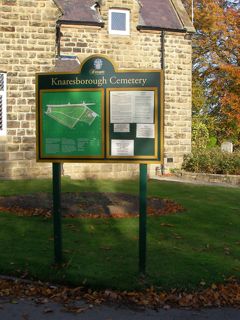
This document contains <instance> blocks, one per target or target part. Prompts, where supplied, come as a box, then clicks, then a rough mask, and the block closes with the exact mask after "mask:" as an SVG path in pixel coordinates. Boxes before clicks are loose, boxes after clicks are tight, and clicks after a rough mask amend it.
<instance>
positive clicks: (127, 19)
mask: <svg viewBox="0 0 240 320" xmlns="http://www.w3.org/2000/svg"><path fill="white" fill-rule="evenodd" d="M113 13H123V14H125V22H126V29H125V30H115V29H112V14H113ZM108 32H109V34H117V35H123V36H126V35H129V34H130V11H129V10H127V9H126V10H124V9H121V10H120V9H109V12H108Z"/></svg>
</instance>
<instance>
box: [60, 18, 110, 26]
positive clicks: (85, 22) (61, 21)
mask: <svg viewBox="0 0 240 320" xmlns="http://www.w3.org/2000/svg"><path fill="white" fill-rule="evenodd" d="M57 23H58V25H59V26H61V25H63V24H66V25H82V26H96V27H101V28H102V27H104V23H103V22H95V21H74V20H59V21H58V22H57Z"/></svg>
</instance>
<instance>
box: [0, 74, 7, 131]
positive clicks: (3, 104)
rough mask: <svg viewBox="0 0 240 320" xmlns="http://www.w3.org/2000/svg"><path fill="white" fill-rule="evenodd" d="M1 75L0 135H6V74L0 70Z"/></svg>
mask: <svg viewBox="0 0 240 320" xmlns="http://www.w3.org/2000/svg"><path fill="white" fill-rule="evenodd" d="M0 75H1V76H3V84H4V86H3V90H2V89H1V87H0V96H1V98H2V110H0V112H1V113H2V128H1V127H0V137H2V136H6V134H7V74H6V73H5V72H0Z"/></svg>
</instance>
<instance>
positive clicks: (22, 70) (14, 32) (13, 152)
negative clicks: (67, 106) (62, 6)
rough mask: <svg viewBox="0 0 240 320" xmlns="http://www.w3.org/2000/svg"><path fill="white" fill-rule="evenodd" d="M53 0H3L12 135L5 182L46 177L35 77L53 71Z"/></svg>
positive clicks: (1, 40)
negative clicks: (39, 150) (39, 160)
mask: <svg viewBox="0 0 240 320" xmlns="http://www.w3.org/2000/svg"><path fill="white" fill-rule="evenodd" d="M59 15H60V11H59V9H58V8H57V7H56V5H55V4H54V2H53V1H52V0H37V1H36V0H28V1H26V0H1V5H0V17H1V19H0V71H2V72H7V110H8V114H7V136H6V137H0V178H21V177H23V178H26V177H34V176H46V175H48V174H49V172H50V171H49V170H47V169H46V167H49V165H42V164H41V165H37V164H36V161H35V157H36V156H35V126H36V125H35V73H36V72H44V71H47V70H49V67H52V66H53V64H54V59H55V53H56V50H55V33H56V27H55V23H56V20H57V19H58V17H59Z"/></svg>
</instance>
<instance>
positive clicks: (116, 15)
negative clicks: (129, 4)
mask: <svg viewBox="0 0 240 320" xmlns="http://www.w3.org/2000/svg"><path fill="white" fill-rule="evenodd" d="M111 29H112V30H119V31H125V30H126V13H121V12H112V25H111Z"/></svg>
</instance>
